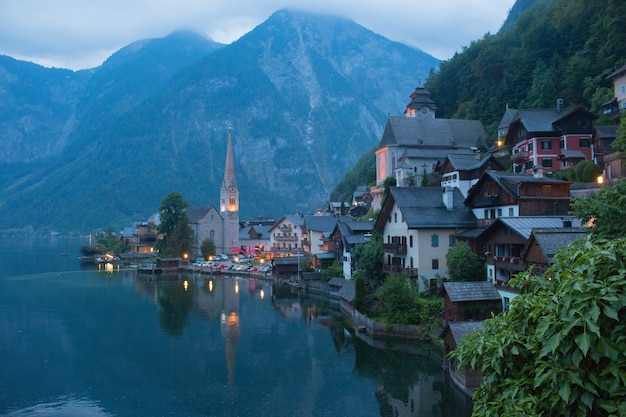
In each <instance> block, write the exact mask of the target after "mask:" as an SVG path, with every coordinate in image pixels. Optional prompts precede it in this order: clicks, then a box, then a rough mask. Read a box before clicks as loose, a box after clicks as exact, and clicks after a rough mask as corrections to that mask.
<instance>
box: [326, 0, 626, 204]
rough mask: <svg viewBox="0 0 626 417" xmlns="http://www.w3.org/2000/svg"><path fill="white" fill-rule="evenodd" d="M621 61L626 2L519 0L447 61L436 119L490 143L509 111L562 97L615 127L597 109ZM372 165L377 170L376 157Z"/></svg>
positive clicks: (434, 89) (433, 87)
mask: <svg viewBox="0 0 626 417" xmlns="http://www.w3.org/2000/svg"><path fill="white" fill-rule="evenodd" d="M624 63H626V2H624V1H622V0H608V1H606V0H535V1H531V0H518V1H517V2H516V3H515V5H514V6H513V8H512V9H511V14H510V15H509V19H507V21H506V23H505V24H504V25H503V27H502V29H501V30H500V31H498V33H497V34H487V35H485V36H484V37H483V38H482V39H479V40H476V41H475V42H472V43H471V44H470V45H469V46H468V47H466V48H464V49H463V50H462V51H461V52H459V53H457V54H455V56H454V57H453V58H451V59H449V60H447V61H444V62H442V63H441V65H440V66H439V71H436V72H433V73H432V74H430V76H429V77H428V80H427V81H426V83H425V87H426V88H427V89H428V90H429V91H430V92H431V98H432V99H433V100H434V101H435V103H436V104H437V106H438V107H439V110H438V112H437V117H441V118H459V119H474V120H480V121H482V122H483V124H484V125H485V129H486V130H487V134H488V137H489V140H490V142H491V143H493V141H494V140H495V138H496V128H497V126H498V123H499V122H500V119H501V118H502V115H503V113H504V111H505V109H506V107H507V106H509V107H511V108H530V109H534V108H552V107H553V106H555V103H556V100H557V99H559V98H560V99H563V100H564V103H565V106H566V107H568V108H574V107H576V106H582V107H584V108H586V109H588V110H590V111H591V112H593V113H594V114H596V115H598V117H599V119H598V120H597V122H598V123H610V122H614V121H611V120H606V119H605V118H603V116H602V112H601V109H600V106H601V104H602V103H604V102H606V101H608V100H609V99H610V98H611V97H613V86H612V83H611V82H610V81H607V80H606V76H607V75H608V74H610V73H611V72H613V71H614V70H616V69H617V68H619V67H621V66H622V65H624ZM410 93H411V91H407V96H408V94H410ZM408 102H409V99H408V97H407V99H406V101H405V103H408ZM400 113H401V112H400V111H399V112H398V114H400ZM367 160H368V161H369V164H370V166H372V165H373V166H374V167H375V160H374V154H373V152H371V153H370V156H368V157H367ZM355 169H358V170H359V172H371V171H372V170H371V168H370V169H365V170H364V169H363V167H362V166H359V167H355ZM348 181H349V183H346V182H348ZM352 181H356V182H352ZM367 182H368V183H369V184H372V183H374V182H375V176H374V175H371V176H369V177H368V178H367ZM363 184H364V180H363V179H361V178H359V177H358V176H357V175H354V174H353V173H352V172H349V173H348V174H347V175H346V177H344V179H343V180H342V181H341V182H340V183H339V184H338V185H337V187H336V188H335V189H334V191H333V194H332V198H333V199H335V200H338V201H339V200H341V199H342V198H347V197H349V196H350V195H351V194H348V193H351V190H354V189H355V187H356V186H357V185H363Z"/></svg>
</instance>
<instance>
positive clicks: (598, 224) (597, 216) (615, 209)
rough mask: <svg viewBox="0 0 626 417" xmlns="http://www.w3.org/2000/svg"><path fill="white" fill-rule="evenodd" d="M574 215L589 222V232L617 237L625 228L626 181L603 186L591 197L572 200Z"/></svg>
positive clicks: (621, 234) (621, 235) (608, 237)
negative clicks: (590, 224) (590, 225)
mask: <svg viewBox="0 0 626 417" xmlns="http://www.w3.org/2000/svg"><path fill="white" fill-rule="evenodd" d="M572 209H573V212H574V215H575V216H576V217H578V218H580V219H582V220H583V221H584V222H591V223H592V227H591V233H593V234H594V235H595V236H596V237H600V238H607V239H611V238H618V237H623V236H624V230H626V181H620V182H618V183H617V184H615V185H611V186H605V187H602V188H600V190H599V191H598V192H597V193H596V194H594V195H593V196H591V197H584V198H574V199H573V200H572Z"/></svg>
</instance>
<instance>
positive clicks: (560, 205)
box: [465, 170, 570, 227]
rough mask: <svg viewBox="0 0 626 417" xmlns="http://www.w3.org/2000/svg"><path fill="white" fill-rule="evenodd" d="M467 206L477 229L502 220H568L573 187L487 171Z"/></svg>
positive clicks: (538, 177)
mask: <svg viewBox="0 0 626 417" xmlns="http://www.w3.org/2000/svg"><path fill="white" fill-rule="evenodd" d="M465 204H466V205H468V206H469V207H471V209H472V211H473V213H474V215H475V216H476V218H477V219H478V226H479V227H485V226H488V225H489V224H491V223H493V222H494V221H495V220H496V219H497V218H500V217H518V216H567V215H568V214H569V212H570V183H569V182H567V181H561V180H555V179H552V178H548V177H545V176H543V174H542V171H541V170H539V171H538V172H537V173H536V174H535V175H525V174H514V173H510V172H498V171H486V172H485V173H484V174H483V176H482V177H481V178H480V179H479V180H478V182H477V183H476V184H475V185H474V186H473V187H472V188H471V189H470V190H469V193H468V195H467V199H466V200H465Z"/></svg>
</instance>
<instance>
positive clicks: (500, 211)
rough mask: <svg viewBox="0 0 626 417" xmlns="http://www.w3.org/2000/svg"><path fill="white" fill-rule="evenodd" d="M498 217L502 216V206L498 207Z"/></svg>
mask: <svg viewBox="0 0 626 417" xmlns="http://www.w3.org/2000/svg"><path fill="white" fill-rule="evenodd" d="M498 217H502V209H501V208H499V209H498Z"/></svg>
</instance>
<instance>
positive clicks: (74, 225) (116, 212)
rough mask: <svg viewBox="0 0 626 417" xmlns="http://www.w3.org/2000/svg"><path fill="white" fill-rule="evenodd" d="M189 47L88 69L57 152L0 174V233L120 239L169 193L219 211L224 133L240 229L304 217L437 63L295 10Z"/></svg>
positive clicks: (127, 53) (125, 53) (163, 46)
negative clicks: (247, 222)
mask: <svg viewBox="0 0 626 417" xmlns="http://www.w3.org/2000/svg"><path fill="white" fill-rule="evenodd" d="M188 35H189V34H182V35H181V34H178V36H172V37H169V38H170V39H169V43H168V41H163V40H149V41H141V42H138V43H135V44H132V45H129V46H128V47H126V48H123V49H122V50H120V51H118V52H117V53H116V54H114V55H113V56H112V57H111V58H109V59H108V60H107V61H106V62H105V63H104V64H103V65H102V66H101V67H99V68H96V69H94V70H93V73H92V75H91V76H90V77H89V79H88V80H86V82H84V84H83V85H80V87H81V89H79V88H77V89H76V91H77V94H76V95H77V96H78V97H72V98H73V100H74V101H72V102H71V105H68V107H69V108H70V109H72V111H71V113H69V114H68V112H67V109H66V110H65V111H66V113H64V114H66V115H67V118H66V124H65V126H66V127H67V128H66V130H67V131H68V133H67V136H66V139H65V141H64V142H63V146H60V147H58V148H57V149H55V151H54V152H49V153H48V154H42V155H41V156H40V157H39V158H38V159H37V160H36V162H30V161H31V160H29V159H26V158H22V159H17V158H16V160H12V161H10V162H7V164H5V166H4V167H3V168H2V169H0V179H1V180H2V181H3V182H2V184H4V185H3V187H2V189H1V190H0V198H1V203H0V228H5V229H6V228H11V227H24V226H26V225H32V227H33V228H34V229H35V230H39V229H42V228H43V229H45V228H55V229H58V230H74V231H84V230H93V229H95V228H103V227H107V226H112V227H113V228H114V229H119V228H121V227H123V226H125V225H127V224H129V223H130V222H132V221H138V220H145V219H146V218H147V217H148V216H149V215H150V214H152V213H154V212H155V210H156V209H157V207H158V205H159V202H160V200H161V199H162V198H163V197H164V196H165V195H166V194H167V193H169V192H171V191H180V192H182V193H183V195H184V196H185V197H186V198H187V199H188V200H189V201H190V202H191V204H193V205H207V204H213V205H218V203H219V201H218V199H219V192H218V188H219V185H220V183H221V180H222V175H223V169H224V158H225V153H226V139H227V132H228V128H229V127H232V134H233V147H234V154H235V158H236V161H235V171H236V174H237V182H238V185H239V187H240V202H241V213H240V217H241V218H244V219H245V218H246V217H253V216H257V215H271V216H280V215H283V214H286V213H292V212H294V211H295V210H298V209H299V210H302V211H307V210H313V209H315V208H317V207H318V205H320V204H322V203H323V202H324V201H326V200H327V199H328V195H329V192H330V190H331V189H332V188H333V187H334V186H335V184H336V183H337V182H338V181H339V180H340V178H341V177H342V176H343V175H344V174H345V173H346V172H347V171H348V170H349V169H350V168H351V167H352V165H354V163H355V162H356V161H357V160H358V159H359V158H360V157H361V155H362V154H364V153H365V152H366V151H368V150H370V149H371V148H372V147H373V146H374V145H375V144H376V143H377V141H378V139H379V137H380V134H381V133H382V129H383V127H384V123H385V120H386V115H387V114H388V113H390V112H398V111H402V109H403V108H404V106H405V104H406V102H407V101H408V95H409V94H410V92H411V91H413V89H414V87H415V85H416V83H417V78H418V77H419V76H425V75H426V74H428V73H429V72H430V71H431V69H433V68H436V67H437V65H438V63H439V61H438V60H437V59H435V58H434V57H432V56H430V55H428V54H426V53H424V52H423V51H420V50H418V49H415V48H411V47H408V46H406V45H402V44H400V43H396V42H392V41H389V40H387V39H385V38H383V37H381V36H379V35H377V34H375V33H373V32H371V31H369V30H367V29H365V28H363V27H362V26H359V25H357V24H356V23H354V22H353V21H350V20H346V19H341V18H336V17H332V16H324V15H314V14H307V13H302V12H298V11H293V10H280V11H277V12H276V13H274V14H273V15H272V16H270V17H269V18H268V19H267V20H266V21H265V22H263V23H262V24H261V25H259V26H258V27H256V28H255V29H254V30H252V31H251V32H249V33H248V34H246V35H244V36H243V37H241V38H240V39H239V40H238V41H236V42H234V43H232V44H230V45H219V44H214V43H209V44H205V43H203V42H199V41H198V40H197V39H195V40H193V41H190V39H189V38H188ZM175 41H176V42H178V45H177V46H172V44H173V43H176V42H175ZM148 45H149V46H150V47H148ZM183 45H185V46H188V47H189V48H190V50H191V51H192V52H191V53H189V55H188V56H187V60H186V61H184V60H182V59H181V57H180V55H181V54H182V51H184V50H186V49H185V48H184V47H182V46H183ZM194 45H195V47H194ZM9 72H10V71H9ZM74 75H75V76H77V74H74ZM43 78H45V77H43ZM72 105H73V107H72ZM60 119H62V117H60ZM2 137H4V133H3V132H0V142H1V141H2V139H1V138H2ZM57 137H58V135H53V137H52V138H50V139H49V140H48V141H49V142H54V140H55V139H56V140H57V142H58V139H57Z"/></svg>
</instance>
